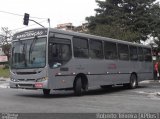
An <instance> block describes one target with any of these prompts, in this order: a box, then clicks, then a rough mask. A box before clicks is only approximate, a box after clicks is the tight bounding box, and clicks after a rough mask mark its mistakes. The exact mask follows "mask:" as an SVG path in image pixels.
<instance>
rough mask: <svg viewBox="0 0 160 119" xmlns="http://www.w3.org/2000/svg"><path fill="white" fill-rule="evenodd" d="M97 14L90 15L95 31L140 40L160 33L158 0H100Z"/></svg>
mask: <svg viewBox="0 0 160 119" xmlns="http://www.w3.org/2000/svg"><path fill="white" fill-rule="evenodd" d="M96 2H97V4H98V6H99V8H97V9H95V11H96V15H95V16H90V17H86V20H87V21H88V23H89V25H88V29H89V32H90V33H91V34H96V35H101V36H107V37H112V38H116V39H121V40H127V41H131V42H132V41H135V42H140V40H143V41H145V40H147V39H148V38H149V37H150V36H153V37H157V36H158V34H159V33H160V32H159V31H160V27H159V28H156V29H155V27H157V24H159V25H160V15H159V14H160V12H159V11H160V6H159V3H155V0H105V1H100V0H96Z"/></svg>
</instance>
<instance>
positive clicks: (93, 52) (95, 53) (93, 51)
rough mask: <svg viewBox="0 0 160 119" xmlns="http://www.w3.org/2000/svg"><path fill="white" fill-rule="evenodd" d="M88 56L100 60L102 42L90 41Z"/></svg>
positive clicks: (101, 56)
mask: <svg viewBox="0 0 160 119" xmlns="http://www.w3.org/2000/svg"><path fill="white" fill-rule="evenodd" d="M89 45H90V49H89V54H90V57H91V58H96V59H102V58H103V46H102V41H98V40H93V39H90V41H89Z"/></svg>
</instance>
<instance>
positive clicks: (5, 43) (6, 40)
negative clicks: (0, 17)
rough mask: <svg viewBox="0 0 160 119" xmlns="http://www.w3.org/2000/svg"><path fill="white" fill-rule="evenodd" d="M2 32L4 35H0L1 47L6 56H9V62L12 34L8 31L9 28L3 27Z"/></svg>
mask: <svg viewBox="0 0 160 119" xmlns="http://www.w3.org/2000/svg"><path fill="white" fill-rule="evenodd" d="M1 31H2V34H1V35H0V46H1V47H2V50H3V52H4V54H5V55H6V56H7V58H8V60H9V58H10V47H11V44H10V42H11V38H12V32H11V31H10V30H8V28H7V27H2V28H1Z"/></svg>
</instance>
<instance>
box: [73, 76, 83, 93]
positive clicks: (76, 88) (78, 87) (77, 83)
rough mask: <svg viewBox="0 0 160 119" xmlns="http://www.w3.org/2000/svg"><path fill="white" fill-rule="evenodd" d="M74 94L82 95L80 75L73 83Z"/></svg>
mask: <svg viewBox="0 0 160 119" xmlns="http://www.w3.org/2000/svg"><path fill="white" fill-rule="evenodd" d="M74 94H75V95H76V96H81V95H82V79H81V77H77V78H76V80H75V83H74Z"/></svg>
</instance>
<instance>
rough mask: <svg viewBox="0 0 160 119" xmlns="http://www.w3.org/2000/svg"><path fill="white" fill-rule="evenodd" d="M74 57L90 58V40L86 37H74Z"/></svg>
mask: <svg viewBox="0 0 160 119" xmlns="http://www.w3.org/2000/svg"><path fill="white" fill-rule="evenodd" d="M73 49H74V57H79V58H88V51H89V48H88V40H87V39H85V38H78V37H74V38H73Z"/></svg>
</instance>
